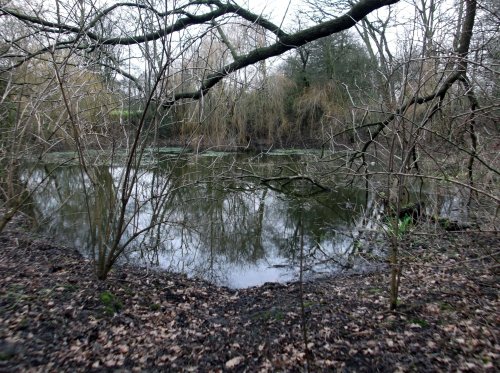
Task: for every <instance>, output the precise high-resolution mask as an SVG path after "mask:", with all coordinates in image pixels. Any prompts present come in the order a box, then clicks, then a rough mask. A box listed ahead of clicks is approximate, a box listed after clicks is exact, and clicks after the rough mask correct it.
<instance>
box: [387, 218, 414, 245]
mask: <svg viewBox="0 0 500 373" xmlns="http://www.w3.org/2000/svg"><path fill="white" fill-rule="evenodd" d="M412 225H413V219H412V217H411V216H409V215H405V216H404V217H403V218H402V219H397V218H391V219H390V220H389V227H388V228H387V233H388V234H389V236H395V237H397V238H398V239H401V238H403V236H404V235H405V234H407V233H408V232H409V230H410V228H411V226H412Z"/></svg>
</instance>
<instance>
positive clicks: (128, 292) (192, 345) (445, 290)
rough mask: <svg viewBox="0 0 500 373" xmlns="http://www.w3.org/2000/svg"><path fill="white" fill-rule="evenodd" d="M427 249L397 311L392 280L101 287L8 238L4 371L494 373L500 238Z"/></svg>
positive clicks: (423, 246) (145, 277)
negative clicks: (413, 372) (241, 286)
mask: <svg viewBox="0 0 500 373" xmlns="http://www.w3.org/2000/svg"><path fill="white" fill-rule="evenodd" d="M428 241H430V242H417V243H416V244H413V243H412V247H411V248H410V249H408V250H407V251H408V255H407V257H405V266H404V268H403V278H402V281H401V290H400V306H399V308H398V309H397V310H395V311H389V309H388V289H389V283H388V277H389V274H388V272H387V271H379V272H376V273H368V274H362V275H339V276H329V277H325V278H322V279H316V280H314V281H311V282H306V283H304V284H303V285H302V286H301V284H300V283H287V284H273V283H266V284H264V285H262V286H259V287H252V288H248V289H239V290H232V289H229V288H224V287H217V286H215V285H211V284H209V283H207V282H205V281H201V280H196V279H189V278H187V277H186V276H185V275H181V274H172V273H168V272H164V271H147V270H146V269H140V268H135V267H127V266H125V267H117V268H116V269H115V270H113V271H112V273H111V275H110V278H109V279H108V280H106V281H104V282H101V281H98V280H96V279H95V276H94V275H93V270H92V266H91V263H90V262H89V261H87V260H85V259H83V257H82V256H81V255H80V254H77V253H76V250H75V249H68V248H64V247H58V246H55V245H53V244H52V243H51V242H50V241H48V240H47V239H39V238H33V236H31V235H30V234H29V233H28V232H24V231H21V230H17V229H9V230H7V231H6V232H4V233H2V234H1V235H0V245H1V251H0V278H1V281H2V282H1V283H2V285H1V287H0V326H1V328H0V371H26V370H29V371H47V370H57V371H108V370H113V369H118V370H120V371H125V372H128V371H144V370H147V371H165V370H173V371H190V370H194V371H218V370H219V371H306V369H307V370H311V371H324V370H345V371H377V370H382V371H389V370H390V371H394V370H405V371H406V370H418V371H423V370H425V371H429V370H446V371H450V370H452V371H456V370H469V371H494V370H495V369H496V368H498V367H499V366H500V345H499V344H498V337H499V336H500V329H499V321H500V317H499V315H498V309H500V307H499V299H498V294H499V292H498V290H499V282H498V269H497V267H495V263H496V262H495V260H498V252H497V251H498V247H500V245H499V242H500V240H499V237H498V235H495V234H491V233H490V234H478V233H470V234H461V235H460V236H458V235H453V234H449V233H443V235H442V236H441V237H439V238H438V237H436V238H435V239H431V240H428ZM488 252H489V254H488ZM304 336H305V337H304ZM306 367H307V368H306Z"/></svg>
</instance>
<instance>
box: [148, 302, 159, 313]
mask: <svg viewBox="0 0 500 373" xmlns="http://www.w3.org/2000/svg"><path fill="white" fill-rule="evenodd" d="M160 308H161V306H160V305H159V304H158V303H153V304H151V305H150V306H149V309H150V310H151V311H154V312H156V311H159V310H160Z"/></svg>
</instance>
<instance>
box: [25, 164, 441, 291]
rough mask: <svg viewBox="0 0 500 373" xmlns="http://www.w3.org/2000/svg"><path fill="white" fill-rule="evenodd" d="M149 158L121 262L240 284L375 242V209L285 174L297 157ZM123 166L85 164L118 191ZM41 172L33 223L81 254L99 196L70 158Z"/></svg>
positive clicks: (377, 247)
mask: <svg viewBox="0 0 500 373" xmlns="http://www.w3.org/2000/svg"><path fill="white" fill-rule="evenodd" d="M150 164H151V166H148V165H147V163H146V165H145V166H143V167H141V169H140V171H139V173H138V179H137V183H136V186H135V188H134V191H133V195H132V203H130V204H129V206H128V210H127V219H128V220H127V221H128V223H129V224H128V225H127V228H126V231H125V233H124V235H123V240H122V241H123V242H125V241H126V240H127V239H128V238H129V237H131V236H132V235H134V234H136V235H137V237H136V238H135V239H133V240H132V241H131V243H130V244H129V245H128V248H127V251H126V253H125V255H124V256H123V257H122V261H124V262H129V263H134V264H139V265H143V266H148V267H161V268H163V269H167V270H169V271H174V272H182V273H186V274H187V275H188V276H191V277H199V278H203V279H206V280H208V281H210V282H213V283H216V284H218V285H224V286H229V287H232V288H242V287H250V286H255V285H260V284H263V283H265V282H284V281H290V280H295V279H297V278H298V275H299V270H300V267H301V261H302V268H304V270H305V274H306V276H309V277H311V276H318V275H321V274H326V273H332V272H335V271H339V270H342V269H346V268H354V269H360V270H362V269H365V268H369V267H370V266H373V265H374V263H375V262H376V261H373V260H372V259H373V257H374V256H376V255H377V254H380V253H381V250H382V248H383V239H382V235H380V234H374V233H373V231H375V230H376V228H380V224H381V223H380V222H381V219H380V214H381V211H379V210H378V209H377V207H376V206H377V204H376V203H375V200H374V199H373V198H372V197H371V196H370V195H369V194H368V195H367V194H366V193H365V192H364V191H363V190H362V189H356V188H352V187H351V188H341V187H338V188H335V190H331V191H322V190H321V189H319V188H317V187H315V186H313V185H312V184H311V183H310V182H307V181H304V180H294V181H292V182H290V181H289V179H286V176H287V175H288V174H291V173H292V170H293V173H297V172H299V173H301V172H303V171H304V170H305V168H307V167H308V161H307V157H305V156H298V155H286V154H276V155H270V154H268V155H262V154H261V155H258V156H249V155H238V154H222V155H221V154H206V155H205V156H196V155H188V156H179V155H175V154H163V155H162V159H161V161H160V162H151V163H150ZM123 171H124V169H123V167H121V166H119V165H116V166H103V165H96V166H94V167H93V168H92V172H93V175H94V176H95V177H97V178H98V180H99V181H100V183H102V184H103V185H108V187H106V188H105V190H106V191H107V192H106V193H110V194H114V196H113V198H117V199H118V200H119V198H118V197H117V195H118V193H119V192H118V191H119V188H118V187H119V185H120V179H121V177H122V176H123ZM49 174H50V175H49ZM48 175H49V176H48ZM282 176H283V177H284V178H283V179H280V177H282ZM262 178H267V181H268V182H267V183H263V182H262ZM44 179H45V181H44V183H43V188H39V190H38V192H37V193H36V194H35V201H34V202H35V206H36V211H37V214H38V221H39V225H40V227H41V229H42V230H43V231H44V233H48V234H49V235H51V236H52V237H55V238H56V239H57V240H58V241H60V242H63V243H64V244H66V245H68V246H74V247H76V248H78V249H79V250H80V251H81V252H82V253H83V254H84V255H87V256H91V253H92V245H93V241H92V237H95V236H96V232H97V233H98V231H99V229H102V228H101V227H102V225H99V224H98V223H97V222H99V221H102V220H103V219H106V218H107V217H108V216H109V215H108V214H109V210H108V207H107V206H108V203H106V202H102V203H100V202H99V201H100V200H99V195H98V194H99V193H93V192H92V188H91V184H90V182H89V180H86V178H85V177H83V179H84V180H85V183H82V173H81V170H80V168H79V167H78V166H76V165H74V166H65V167H58V168H56V169H54V167H52V165H51V164H50V163H49V164H47V165H45V166H44V167H40V168H38V169H37V170H36V172H35V173H34V174H33V176H32V177H31V181H32V184H33V185H36V183H37V182H40V181H42V180H44ZM86 196H87V198H86ZM105 197H106V198H102V201H108V200H109V196H105ZM88 201H93V204H92V206H90V207H89V203H88ZM447 203H448V204H449V201H448V202H447ZM89 211H90V214H89ZM89 216H90V217H91V219H89ZM149 226H153V228H152V229H150V230H146V228H147V227H149Z"/></svg>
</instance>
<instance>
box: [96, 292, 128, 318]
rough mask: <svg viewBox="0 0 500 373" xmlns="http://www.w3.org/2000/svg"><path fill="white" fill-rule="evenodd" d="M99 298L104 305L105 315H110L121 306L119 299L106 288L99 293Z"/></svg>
mask: <svg viewBox="0 0 500 373" xmlns="http://www.w3.org/2000/svg"><path fill="white" fill-rule="evenodd" d="M99 300H100V301H101V303H102V305H103V306H104V313H105V314H106V315H109V316H112V315H114V314H115V313H116V312H119V311H120V310H121V309H122V308H123V304H122V303H121V302H120V300H119V299H118V298H116V296H115V295H114V294H113V293H111V292H110V291H108V290H106V291H103V292H102V293H101V294H100V295H99Z"/></svg>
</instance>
